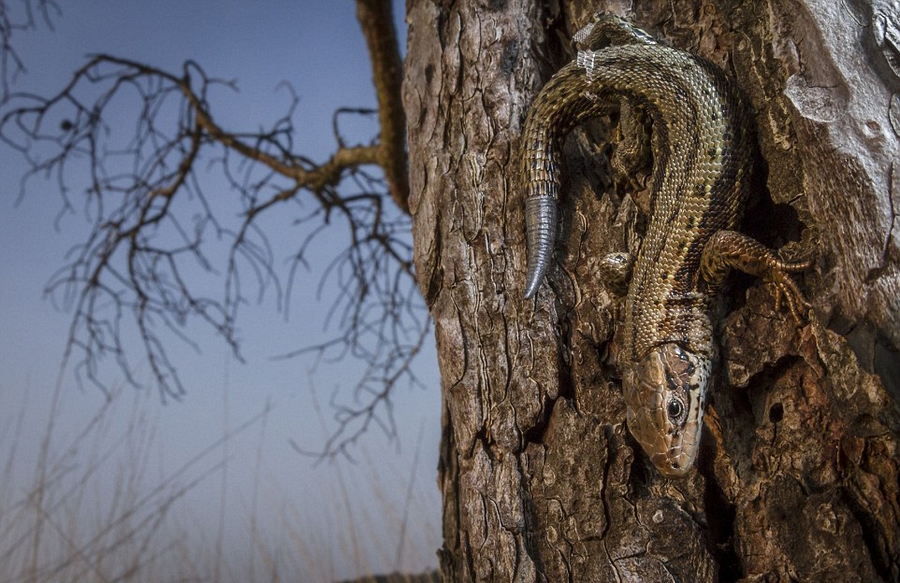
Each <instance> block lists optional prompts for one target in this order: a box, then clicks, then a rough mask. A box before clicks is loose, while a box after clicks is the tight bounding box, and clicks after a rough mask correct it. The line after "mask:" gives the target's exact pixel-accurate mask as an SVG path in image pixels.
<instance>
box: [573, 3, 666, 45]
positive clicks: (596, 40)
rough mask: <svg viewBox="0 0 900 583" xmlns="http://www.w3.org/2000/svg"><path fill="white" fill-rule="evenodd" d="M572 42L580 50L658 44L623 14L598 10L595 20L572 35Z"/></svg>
mask: <svg viewBox="0 0 900 583" xmlns="http://www.w3.org/2000/svg"><path fill="white" fill-rule="evenodd" d="M572 43H573V44H574V45H575V48H576V49H577V50H579V51H596V50H600V49H602V48H604V47H608V46H609V45H625V44H634V43H644V44H656V39H654V38H653V37H652V36H651V35H650V34H649V33H648V32H646V31H644V30H641V29H640V28H638V27H636V26H634V25H633V24H631V23H630V22H628V21H627V20H625V19H624V18H622V17H621V16H618V15H616V14H612V13H609V12H598V13H597V14H596V15H595V16H594V21H593V22H591V23H589V24H587V25H586V26H584V27H582V28H581V29H579V30H578V32H576V33H575V34H574V35H573V36H572Z"/></svg>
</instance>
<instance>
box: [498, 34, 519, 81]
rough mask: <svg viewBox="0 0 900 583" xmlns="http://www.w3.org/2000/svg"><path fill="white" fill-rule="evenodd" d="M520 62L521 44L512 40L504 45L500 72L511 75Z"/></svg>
mask: <svg viewBox="0 0 900 583" xmlns="http://www.w3.org/2000/svg"><path fill="white" fill-rule="evenodd" d="M518 61H519V42H518V41H516V40H510V41H507V42H506V43H504V44H503V58H502V60H501V62H500V70H501V71H503V73H504V74H505V75H511V74H512V73H513V71H515V69H516V63H517V62H518Z"/></svg>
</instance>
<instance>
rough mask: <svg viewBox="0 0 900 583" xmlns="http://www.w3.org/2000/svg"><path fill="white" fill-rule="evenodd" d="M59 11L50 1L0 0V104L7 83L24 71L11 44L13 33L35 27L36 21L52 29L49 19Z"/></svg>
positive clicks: (51, 19)
mask: <svg viewBox="0 0 900 583" xmlns="http://www.w3.org/2000/svg"><path fill="white" fill-rule="evenodd" d="M60 14H62V10H61V9H60V7H59V4H57V3H56V2H55V1H54V0H18V1H17V2H11V1H10V0H0V103H3V102H5V101H6V100H7V99H8V98H9V87H10V84H11V83H13V82H15V80H16V78H17V77H18V76H19V75H20V74H22V73H24V72H25V71H26V68H25V62H24V61H23V60H22V58H21V57H20V56H19V53H18V52H17V51H16V49H15V46H14V45H13V35H14V34H15V33H16V32H25V31H29V30H35V29H37V27H38V22H39V21H41V22H43V23H44V25H45V26H46V27H47V28H50V29H52V28H53V18H54V17H57V16H59V15H60Z"/></svg>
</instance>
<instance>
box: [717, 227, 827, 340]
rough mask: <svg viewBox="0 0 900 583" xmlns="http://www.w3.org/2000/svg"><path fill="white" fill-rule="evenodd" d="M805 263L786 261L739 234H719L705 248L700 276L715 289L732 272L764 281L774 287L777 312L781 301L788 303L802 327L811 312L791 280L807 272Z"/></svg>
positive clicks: (806, 263)
mask: <svg viewBox="0 0 900 583" xmlns="http://www.w3.org/2000/svg"><path fill="white" fill-rule="evenodd" d="M809 265H810V262H809V260H806V261H784V260H782V259H780V258H778V257H777V256H776V255H775V253H774V252H772V251H771V250H770V249H768V248H767V247H765V246H764V245H763V244H762V243H760V242H759V241H757V240H755V239H752V238H750V237H748V236H747V235H744V234H742V233H738V232H737V231H727V230H726V231H718V232H716V233H715V234H714V235H713V236H712V237H711V238H710V240H709V242H708V243H707V244H706V246H705V247H704V248H703V254H702V256H701V258H700V273H701V274H702V276H703V279H704V280H706V282H707V283H709V284H710V286H712V287H713V288H716V287H719V286H720V285H722V284H723V283H724V282H725V278H726V277H727V275H728V271H729V269H731V268H734V269H738V270H740V271H743V272H744V273H747V274H750V275H754V276H756V277H759V278H762V280H763V281H764V282H766V283H767V284H770V285H772V286H774V292H773V295H774V296H775V310H776V311H778V310H780V309H781V301H782V298H783V299H784V300H785V301H786V302H787V305H788V309H789V310H790V312H791V315H792V316H793V317H794V319H795V320H796V321H797V323H798V324H799V323H801V322H803V320H804V317H803V316H801V311H802V312H803V313H804V314H805V312H807V311H808V310H809V308H810V304H809V302H807V301H806V298H805V297H803V293H802V292H801V291H800V288H798V287H797V283H796V282H795V281H794V279H793V278H792V277H791V276H790V274H791V273H796V272H800V271H803V270H805V269H807V268H808V267H809Z"/></svg>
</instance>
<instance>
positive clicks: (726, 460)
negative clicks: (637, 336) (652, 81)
mask: <svg viewBox="0 0 900 583" xmlns="http://www.w3.org/2000/svg"><path fill="white" fill-rule="evenodd" d="M623 4H624V3H615V2H599V1H598V2H578V1H538V0H456V1H452V0H443V1H439V0H409V1H408V22H409V26H410V29H409V30H410V32H409V50H408V57H407V61H406V65H405V68H406V78H405V86H404V101H405V109H406V112H407V116H408V120H409V126H410V129H409V148H410V186H411V198H410V207H411V210H412V212H413V214H414V238H415V247H416V251H415V255H416V257H415V260H416V269H417V273H418V277H419V282H420V286H421V288H422V292H423V293H424V295H425V298H426V300H427V302H428V305H429V306H430V309H431V312H432V314H433V315H434V319H435V323H436V334H437V343H438V351H439V358H440V365H441V372H442V391H443V406H444V412H443V424H444V434H443V442H442V445H441V464H440V475H439V483H440V487H441V490H442V492H443V500H444V547H443V549H442V550H441V551H440V561H441V570H442V574H443V576H444V580H446V581H454V582H456V581H459V582H463V581H528V582H531V581H577V582H587V581H715V580H718V581H734V580H746V581H877V580H884V581H897V580H900V558H898V557H900V534H898V533H900V491H898V490H900V483H898V475H900V461H898V460H900V456H898V453H900V452H898V437H900V413H898V405H897V404H898V401H900V352H898V349H900V218H898V216H897V215H896V211H895V209H898V208H900V155H898V154H897V152H898V150H900V149H898V144H900V137H898V135H900V93H895V92H897V91H900V80H898V79H900V78H898V74H900V52H898V50H900V33H898V28H897V27H898V21H900V18H898V16H900V15H898V8H897V7H896V3H893V2H891V1H890V0H885V1H880V2H879V1H878V0H871V1H870V0H845V1H844V2H837V1H836V0H767V1H763V2H743V1H741V0H675V1H672V2H668V1H667V2H661V1H657V2H648V1H635V2H634V3H628V4H627V6H626V5H623ZM596 10H612V11H614V12H617V13H619V14H623V15H627V16H629V17H631V18H632V20H634V21H635V22H637V23H638V24H640V25H641V26H643V27H645V28H647V29H649V30H651V31H654V32H659V33H660V35H661V36H662V37H664V38H666V39H668V40H669V41H671V42H672V43H674V44H675V45H677V46H679V47H682V48H687V49H690V50H692V51H694V52H697V53H699V54H702V55H704V56H706V57H707V58H709V59H711V60H713V61H714V62H716V63H718V64H719V65H721V66H722V67H723V68H724V69H725V70H727V71H729V72H730V73H731V74H732V75H734V76H735V77H736V78H737V80H738V82H739V84H740V86H741V87H742V88H743V89H744V91H745V92H746V93H747V96H748V98H749V101H750V102H751V104H752V106H753V108H754V109H755V112H756V121H757V125H758V134H759V135H758V142H759V146H760V155H759V158H760V164H759V168H758V171H757V173H756V175H757V176H756V182H755V184H756V188H755V191H756V197H755V199H754V200H753V202H752V204H751V207H750V208H749V209H748V212H747V216H746V219H745V225H744V230H745V231H746V232H749V233H752V234H753V235H754V236H757V237H758V238H760V239H762V240H763V241H764V242H766V243H767V244H769V245H770V246H771V247H781V246H783V245H785V244H788V243H791V242H792V241H793V242H794V243H793V244H792V246H793V247H794V248H795V249H796V250H797V252H798V253H801V254H802V253H805V252H812V253H813V254H814V256H813V257H814V266H813V267H812V268H811V269H810V270H809V271H807V272H806V273H805V274H804V276H803V277H802V278H801V280H800V281H801V286H802V287H803V289H804V291H805V293H806V294H807V296H808V298H809V299H810V300H811V301H812V303H813V305H814V312H813V314H812V316H811V318H810V321H809V322H808V324H806V325H804V326H802V327H799V328H798V327H797V326H796V325H795V324H794V323H793V322H792V320H791V319H790V317H789V316H788V315H787V314H786V313H776V312H775V311H774V308H773V302H772V300H771V296H770V295H769V294H768V292H767V290H766V289H765V288H764V286H763V285H762V284H761V283H759V282H756V281H752V280H749V279H742V278H732V285H731V287H730V289H729V290H728V292H727V293H726V295H725V297H724V298H723V302H722V308H721V313H720V317H719V318H718V321H719V324H718V329H717V338H718V342H719V345H720V366H719V373H718V376H717V379H716V385H715V386H714V387H713V393H712V395H711V398H710V401H709V405H708V409H707V410H708V416H707V423H706V427H705V428H704V436H703V444H704V445H703V449H702V451H701V453H700V459H699V462H698V464H697V468H696V470H695V471H693V472H692V473H691V474H689V475H688V477H687V478H685V479H682V480H666V479H663V478H662V477H660V475H659V474H658V473H657V472H656V471H655V470H654V469H653V468H652V466H650V464H649V462H648V461H647V460H646V458H645V457H644V456H643V454H642V453H641V451H640V449H639V448H638V447H637V445H636V443H635V442H634V441H633V440H632V439H631V437H630V436H629V435H628V433H627V430H626V427H625V424H624V419H625V409H624V404H623V402H622V397H621V394H620V387H619V384H618V381H617V380H616V375H615V371H614V369H613V368H612V367H611V366H609V365H607V364H605V359H604V356H605V352H606V348H607V346H608V344H609V343H610V342H611V341H612V339H613V331H614V329H615V326H616V325H617V322H619V317H618V316H617V304H616V302H615V298H614V296H612V295H611V294H610V293H608V292H607V291H606V290H605V289H604V288H603V285H602V284H601V282H600V281H599V280H598V278H597V277H596V276H595V275H594V267H595V265H596V261H597V259H598V258H599V257H602V256H603V255H604V254H606V253H608V252H610V251H614V250H622V249H624V248H626V247H627V245H628V243H627V242H630V241H632V240H633V239H634V233H633V230H634V229H633V226H634V220H633V219H634V216H635V212H636V211H635V210H634V205H633V203H631V199H630V197H629V196H624V195H623V194H624V192H623V191H622V189H621V188H619V189H616V188H615V187H614V185H610V184H609V179H608V178H607V176H608V174H607V173H606V172H605V168H604V164H605V162H604V160H605V155H606V154H607V153H608V150H607V149H605V148H604V147H603V145H602V142H600V141H598V140H597V139H596V138H597V136H599V135H601V134H602V132H604V131H605V130H604V128H603V127H601V126H598V127H594V128H591V129H590V131H589V132H588V131H584V130H580V131H576V132H575V133H574V134H573V135H572V136H570V138H569V140H568V142H567V146H566V165H565V167H566V176H567V178H566V180H567V182H566V183H564V185H563V188H564V196H565V204H564V205H563V207H564V210H563V217H564V218H563V232H564V233H566V234H567V235H566V236H565V238H564V241H562V242H561V244H560V245H559V246H558V258H559V262H558V264H557V265H556V266H555V267H554V268H553V269H552V273H551V274H550V277H549V281H548V284H545V285H544V286H543V288H542V291H541V292H540V293H539V297H538V299H537V300H536V301H533V302H532V301H524V300H523V299H522V293H523V288H524V279H525V241H524V227H523V200H522V190H521V188H519V185H518V180H519V178H518V169H517V162H516V159H517V155H518V150H519V142H518V138H519V134H520V131H521V128H522V123H523V120H524V117H525V112H526V111H527V106H528V104H529V103H530V102H531V100H532V99H533V97H534V95H535V94H536V92H537V91H538V89H539V88H540V87H541V85H542V84H543V83H544V82H545V81H546V80H547V79H548V77H549V75H550V74H551V73H552V72H553V71H554V70H555V69H556V68H557V67H558V66H560V65H561V64H563V63H564V62H566V61H567V60H568V59H570V58H571V57H572V55H571V52H570V50H569V45H568V39H569V38H570V37H571V34H572V33H573V32H574V31H575V30H577V29H578V28H580V27H581V26H582V25H583V24H585V23H586V22H587V21H588V20H589V18H590V16H591V14H592V13H593V12H594V11H596ZM626 11H628V12H626Z"/></svg>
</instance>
